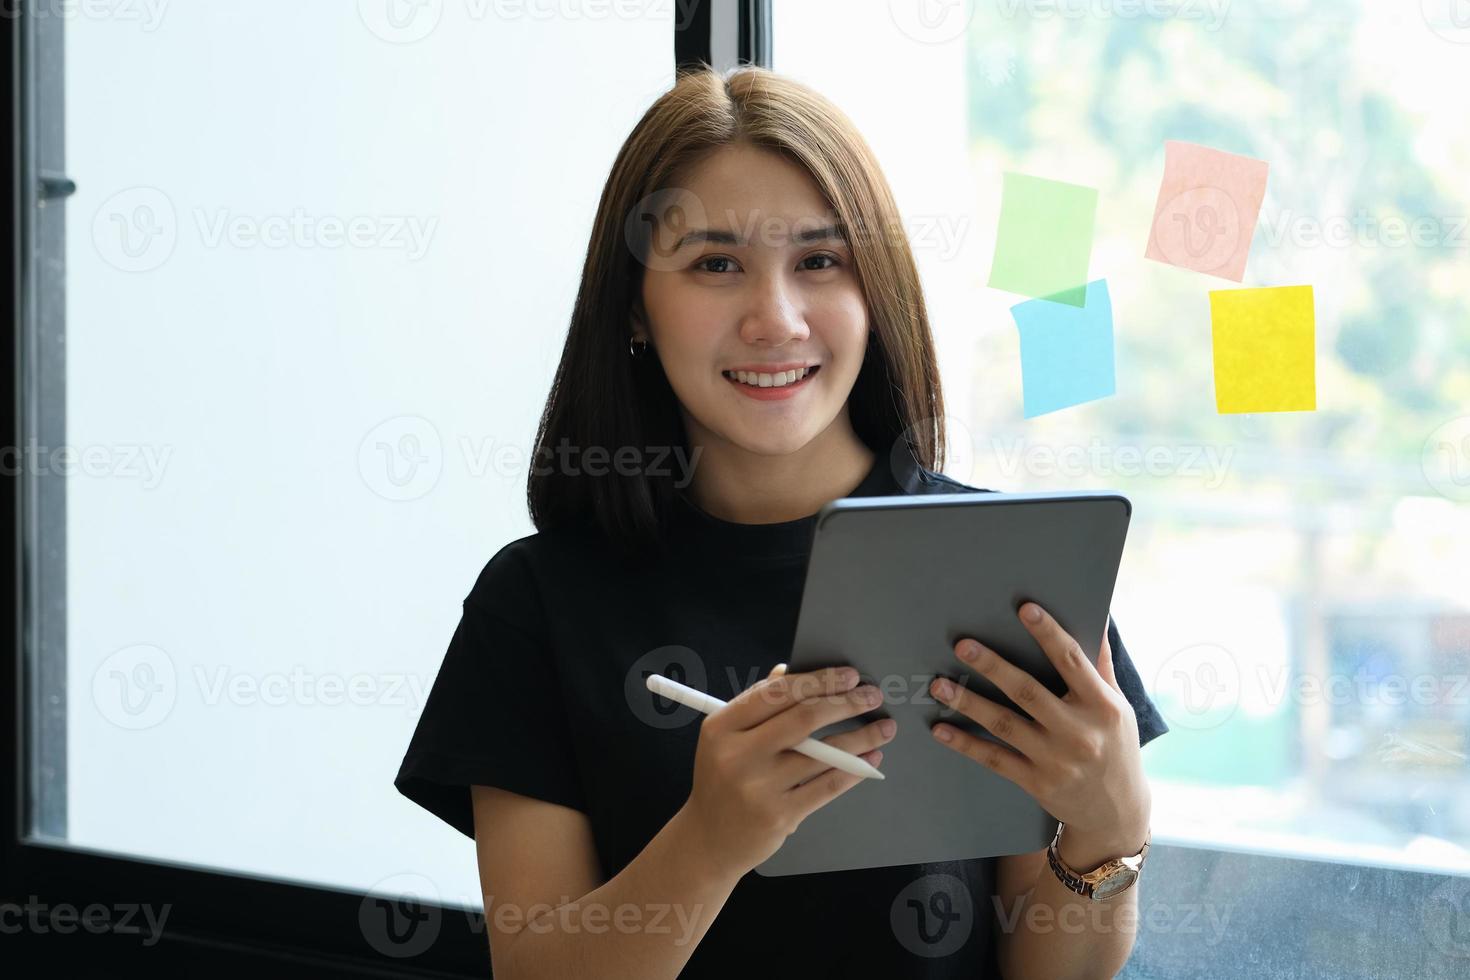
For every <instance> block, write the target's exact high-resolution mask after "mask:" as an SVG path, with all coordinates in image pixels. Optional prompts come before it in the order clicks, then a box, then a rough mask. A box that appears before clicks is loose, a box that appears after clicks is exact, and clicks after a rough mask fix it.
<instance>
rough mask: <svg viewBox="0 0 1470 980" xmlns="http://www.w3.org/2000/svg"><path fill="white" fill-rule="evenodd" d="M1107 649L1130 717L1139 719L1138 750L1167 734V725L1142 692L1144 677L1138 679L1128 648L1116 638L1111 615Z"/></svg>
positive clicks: (1116, 633)
mask: <svg viewBox="0 0 1470 980" xmlns="http://www.w3.org/2000/svg"><path fill="white" fill-rule="evenodd" d="M1108 646H1109V648H1110V649H1111V650H1112V651H1113V676H1114V677H1116V678H1117V679H1118V686H1119V687H1120V688H1122V689H1123V696H1124V697H1126V698H1127V699H1128V703H1129V704H1131V705H1133V714H1134V715H1135V716H1136V717H1137V718H1138V744H1139V746H1140V747H1142V746H1145V745H1147V744H1148V743H1149V742H1151V741H1153V740H1154V739H1156V738H1158V737H1159V736H1160V735H1162V734H1164V733H1165V732H1167V731H1168V730H1169V726H1168V725H1167V724H1165V723H1164V716H1163V715H1161V714H1159V709H1158V706H1157V705H1156V704H1154V702H1153V700H1152V699H1151V698H1150V697H1149V696H1148V692H1147V691H1145V690H1144V689H1143V678H1141V677H1139V676H1138V668H1137V667H1136V666H1134V664H1133V658H1132V657H1130V656H1129V655H1128V648H1127V647H1125V646H1123V637H1121V636H1119V635H1118V624H1117V623H1115V622H1113V618H1112V617H1111V616H1109V617H1108Z"/></svg>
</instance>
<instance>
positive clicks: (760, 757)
mask: <svg viewBox="0 0 1470 980" xmlns="http://www.w3.org/2000/svg"><path fill="white" fill-rule="evenodd" d="M785 666H786V665H785V664H778V665H777V666H776V668H775V669H773V670H772V671H771V673H770V674H769V675H768V676H767V677H766V678H765V679H764V680H761V681H758V682H756V683H755V684H753V685H751V686H750V687H748V688H746V689H745V690H744V691H741V692H740V693H739V694H738V695H736V696H735V697H734V698H732V699H731V700H730V701H729V703H727V704H726V705H725V706H724V707H723V708H720V709H719V710H718V711H715V712H713V713H712V714H709V715H707V716H706V717H705V719H704V721H703V722H701V724H700V730H699V744H698V746H697V747H696V748H695V753H694V780H693V783H694V785H693V788H692V789H691V790H690V793H689V799H688V801H686V802H685V804H684V806H683V808H682V809H681V810H680V812H679V814H678V817H677V819H679V820H680V821H681V822H682V823H683V824H685V825H686V826H687V827H689V828H691V829H692V835H693V839H694V840H695V842H696V845H697V846H698V847H700V849H701V850H702V851H703V852H704V853H705V854H706V855H707V856H708V860H709V862H710V864H711V865H713V866H714V867H717V868H719V869H720V870H721V871H723V872H726V873H729V874H731V875H734V876H736V877H739V876H741V875H743V874H745V873H746V872H748V871H750V870H751V869H753V868H754V867H756V866H757V865H759V864H761V863H762V862H764V861H765V860H766V859H767V858H769V857H770V856H771V855H772V854H774V853H776V851H777V850H778V849H779V848H780V847H781V845H782V844H783V843H785V841H786V838H787V837H789V836H790V835H791V834H792V833H793V832H795V830H796V828H797V827H798V826H800V824H801V822H802V821H803V820H804V819H806V817H807V816H808V815H809V814H811V813H812V812H814V811H815V810H818V809H820V808H821V807H824V806H826V805H827V804H828V803H830V802H832V801H833V800H834V799H836V798H837V797H839V796H841V795H842V794H843V793H846V792H847V791H848V790H850V789H852V787H854V786H856V785H857V784H858V783H860V782H863V777H862V776H854V775H851V774H850V773H846V772H843V771H842V770H841V769H834V768H833V767H831V766H829V765H828V764H827V763H825V762H822V761H820V760H818V759H813V758H812V757H811V756H808V755H804V754H802V753H800V752H797V751H795V750H794V748H793V747H794V746H796V745H799V744H800V743H801V742H803V741H804V740H806V739H807V738H810V737H811V735H812V733H813V732H815V731H817V730H819V729H822V728H826V727H827V726H828V725H831V724H833V723H834V722H838V721H841V720H843V719H845V718H851V717H853V716H855V715H861V714H866V713H867V712H870V711H872V710H874V709H875V708H877V707H878V706H879V705H881V703H882V697H881V692H879V691H878V689H877V688H876V687H874V686H873V685H871V684H865V685H863V686H862V687H857V686H856V685H857V684H858V674H857V671H855V670H852V669H850V668H848V669H845V670H839V669H837V668H827V669H823V670H815V671H810V672H806V673H797V674H788V673H786V672H785ZM868 694H871V695H873V696H874V700H872V701H868V700H865V699H864V697H863V696H864V695H868ZM885 720H887V719H881V720H879V721H874V722H872V723H870V724H867V725H864V726H862V727H861V728H855V729H853V730H852V731H846V732H840V733H838V734H836V735H829V736H827V737H826V738H823V739H822V741H823V742H826V743H827V744H828V745H833V746H836V747H837V748H839V749H842V750H844V751H847V752H852V753H854V754H856V755H858V756H859V757H860V758H861V759H863V760H864V761H866V762H868V763H870V764H872V765H877V764H878V763H879V762H880V761H881V760H882V758H883V753H882V752H881V751H878V746H880V745H884V744H886V743H887V742H888V741H890V740H891V739H892V737H893V733H892V732H888V733H885V732H883V731H882V728H881V727H880V726H882V724H883V721H885Z"/></svg>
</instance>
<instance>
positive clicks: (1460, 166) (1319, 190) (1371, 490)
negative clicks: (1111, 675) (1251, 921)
mask: <svg viewBox="0 0 1470 980" xmlns="http://www.w3.org/2000/svg"><path fill="white" fill-rule="evenodd" d="M1421 8H1422V9H1421ZM1454 8H1455V5H1454V4H1435V3H1425V4H1422V5H1420V4H1409V5H1399V4H1381V3H1372V2H1368V0H1361V2H1349V3H1342V4H1333V5H1330V7H1329V6H1328V5H1322V4H1306V3H1280V2H1270V3H1268V2H1260V3H1256V2H1239V3H1234V4H1213V3H1176V4H1167V3H1147V4H1124V3H1117V4H1112V3H1086V2H1079V3H1070V2H1062V3H1050V2H1049V3H1029V2H1025V0H1016V2H999V3H989V2H985V3H978V2H977V3H970V2H965V3H951V4H944V3H927V2H914V3H908V2H896V3H871V4H849V3H841V4H838V3H834V2H827V3H821V2H817V3H778V4H777V5H776V11H775V14H776V16H775V21H774V30H773V33H774V67H775V68H776V69H777V70H778V71H781V72H784V73H788V74H791V75H794V76H795V77H797V78H799V79H801V80H803V81H806V82H808V83H810V84H812V85H814V86H816V87H818V88H819V89H820V90H821V91H823V92H824V93H826V94H828V95H829V96H831V97H832V98H833V99H835V100H836V101H837V103H838V104H839V105H841V106H842V107H843V108H844V109H845V110H846V111H847V112H848V113H849V114H850V115H852V117H853V118H854V119H855V121H856V123H857V125H858V127H859V128H860V129H861V130H862V132H863V134H864V135H865V136H866V137H867V138H868V140H869V141H870V143H871V144H872V145H873V146H874V148H875V150H876V152H877V153H878V155H879V157H880V159H881V161H882V164H883V167H884V170H885V172H886V174H887V175H888V177H889V179H890V181H891V183H892V184H893V186H894V191H895V194H896V196H897V198H898V201H899V204H900V206H901V208H902V209H903V212H904V215H905V219H906V227H907V229H908V231H909V235H910V240H911V242H912V243H913V247H914V250H915V253H916V257H917V260H918V262H919V266H920V271H921V274H922V276H923V278H924V282H925V287H926V295H927V297H928V299H929V303H930V305H929V310H930V313H931V316H932V325H933V328H934V331H935V333H936V336H937V339H938V344H939V349H940V355H941V358H942V368H943V373H944V382H945V386H946V395H947V405H948V409H949V412H950V415H951V418H950V422H951V426H952V434H953V435H954V436H955V441H956V443H957V445H956V446H955V447H954V450H955V458H954V461H953V463H952V465H951V466H949V467H947V470H948V471H949V472H950V473H951V474H952V475H955V476H956V477H958V478H960V479H963V480H967V481H968V482H971V483H974V484H977V485H980V486H985V487H990V488H993V489H1000V490H1015V491H1025V490H1062V489H1102V488H1116V489H1120V490H1122V491H1124V492H1125V493H1126V494H1128V495H1129V496H1130V497H1131V498H1132V500H1133V501H1134V505H1135V509H1134V518H1133V522H1132V527H1131V529H1130V535H1129V544H1128V548H1127V552H1126V554H1125V557H1124V562H1123V568H1122V574H1121V577H1120V580H1119V584H1118V589H1117V593H1116V597H1115V602H1114V606H1113V609H1114V612H1115V614H1116V616H1117V620H1118V623H1119V625H1120V628H1121V630H1122V633H1123V636H1124V638H1125V640H1126V641H1127V644H1128V648H1129V651H1130V652H1131V654H1132V657H1133V659H1134V660H1135V662H1136V663H1137V665H1138V667H1139V669H1140V672H1141V674H1142V675H1143V677H1144V680H1145V683H1146V684H1147V686H1148V687H1149V689H1150V691H1151V693H1152V695H1153V697H1154V699H1155V701H1156V702H1158V704H1159V706H1160V708H1161V709H1162V711H1163V712H1164V714H1165V717H1166V720H1167V721H1168V722H1169V724H1170V726H1171V728H1172V731H1171V732H1170V733H1169V734H1168V735H1166V736H1164V737H1162V738H1161V739H1159V740H1158V742H1156V743H1153V744H1152V745H1150V746H1149V747H1148V748H1147V749H1146V750H1145V753H1144V755H1145V760H1146V764H1147V767H1148V770H1149V772H1150V775H1151V777H1152V782H1153V785H1154V787H1155V795H1154V833H1155V839H1156V840H1158V841H1160V842H1172V843H1178V844H1196V845H1200V846H1204V847H1210V848H1220V849H1226V850H1237V851H1248V852H1253V853H1259V854H1270V855H1281V856H1291V857H1310V858H1313V859H1319V860H1325V861H1334V862H1346V863H1356V864H1368V865H1375V866H1380V867H1384V868H1399V869H1423V870H1425V871H1433V872H1439V873H1446V872H1448V873H1455V874H1465V873H1467V872H1470V853H1467V846H1470V779H1467V767H1466V757H1467V752H1470V747H1467V744H1466V732H1467V727H1470V685H1467V683H1466V679H1467V677H1470V574H1467V573H1466V569H1467V568H1470V318H1467V316H1466V313H1465V311H1466V309H1467V308H1470V231H1467V216H1470V191H1467V187H1470V185H1467V184H1466V182H1465V179H1464V174H1465V172H1466V167H1467V165H1470V126H1467V124H1466V118H1465V109H1464V98H1463V94H1464V92H1465V91H1466V90H1467V88H1470V43H1467V42H1470V21H1467V20H1466V19H1465V18H1464V17H1460V18H1459V19H1458V20H1457V19H1456V16H1455V15H1456V10H1455V9H1454ZM836 20H840V21H841V23H842V28H841V31H840V34H839V35H838V36H839V37H840V40H841V43H840V44H833V43H832V39H833V33H832V23H833V22H834V21H836ZM855 52H858V53H860V56H859V55H857V54H855ZM879 68H880V69H881V70H876V69H879ZM1169 139H1172V140H1183V141H1188V142H1194V143H1202V144H1206V145H1209V146H1214V147H1218V148H1220V149H1224V150H1227V151H1231V152H1234V153H1238V154H1243V155H1246V156H1252V157H1257V158H1260V159H1264V160H1266V161H1267V162H1268V163H1269V165H1270V174H1269V180H1268V185H1267V192H1266V198H1265V203H1264V207H1263V209H1262V212H1261V216H1260V222H1259V225H1258V226H1257V228H1256V230H1255V235H1254V238H1253V241H1252V247H1251V251H1250V255H1249V264H1248V266H1247V271H1246V277H1245V280H1244V282H1241V283H1235V282H1231V281H1228V280H1225V279H1221V278H1216V277H1213V276H1208V275H1202V274H1199V273H1194V272H1189V271H1185V270H1182V269H1179V268H1175V267H1173V266H1169V265H1165V264H1162V263H1158V262H1154V261H1151V260H1148V259H1145V258H1144V251H1145V246H1146V244H1147V242H1148V237H1149V229H1150V223H1151V221H1152V218H1153V214H1154V204H1155V197H1156V195H1157V194H1158V191H1159V186H1160V179H1161V176H1162V173H1163V162H1164V158H1163V151H1164V141H1165V140H1169ZM1007 171H1015V172H1020V173H1024V174H1031V175H1036V176H1040V177H1046V178H1050V179H1054V180H1059V181H1067V182H1071V183H1075V184H1082V185H1086V186H1089V187H1095V188H1097V189H1098V193H1099V197H1098V209H1097V223H1096V229H1095V234H1094V238H1093V247H1092V253H1091V268H1090V275H1089V279H1106V281H1107V283H1108V287H1109V291H1110V293H1111V296H1112V302H1113V311H1114V330H1115V339H1116V372H1117V381H1116V394H1114V395H1113V396H1112V397H1108V398H1103V399H1101V400H1097V401H1092V402H1088V403H1086V404H1082V405H1078V406H1075V407H1072V408H1068V409H1063V410H1060V411H1056V412H1053V413H1050V414H1045V415H1039V416H1036V417H1034V418H1031V419H1025V418H1024V417H1023V409H1022V387H1021V368H1020V353H1019V334H1018V330H1017V327H1016V325H1015V323H1014V322H1013V320H1012V317H1011V313H1010V307H1011V306H1012V305H1014V304H1016V303H1019V302H1022V301H1023V300H1024V297H1021V296H1016V295H1014V294H1011V293H1007V292H1002V291H1000V290H998V289H991V288H988V287H987V281H988V276H989V270H990V266H991V259H992V256H993V252H994V247H995V242H996V229H997V223H998V218H999V209H1000V200H1001V185H1002V174H1003V173H1004V172H1007ZM1298 284H1310V285H1311V286H1312V287H1313V289H1314V293H1315V302H1316V318H1317V333H1316V345H1317V349H1316V378H1317V382H1316V383H1317V409H1316V410H1315V411H1310V412H1287V413H1256V414H1239V415H1231V414H1219V413H1218V412H1217V411H1216V406H1215V402H1214V394H1213V392H1214V382H1213V377H1212V354H1211V350H1212V348H1211V322H1210V305H1209V300H1208V293H1209V291H1211V290H1219V289H1232V288H1241V287H1254V286H1278V285H1298ZM1327 901H1328V903H1329V905H1328V907H1327V908H1324V910H1323V914H1324V915H1327V914H1330V913H1331V911H1332V909H1331V905H1330V903H1331V901H1332V900H1331V899H1330V898H1329V899H1328V900H1327Z"/></svg>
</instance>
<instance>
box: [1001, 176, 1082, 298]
mask: <svg viewBox="0 0 1470 980" xmlns="http://www.w3.org/2000/svg"><path fill="white" fill-rule="evenodd" d="M1096 215H1097V189H1096V188H1093V187H1082V186H1080V185H1078V184H1065V183H1062V182H1061V181H1058V180H1047V179H1045V178H1043V177H1029V176H1027V175H1026V174H1017V173H1007V174H1005V176H1004V179H1003V181H1002V186H1001V195H1000V226H999V228H998V229H997V230H996V236H995V255H994V257H993V258H992V259H991V265H990V282H989V285H991V286H992V287H994V288H996V289H1004V290H1006V291H1007V292H1011V293H1020V294H1021V295H1022V296H1033V297H1036V298H1043V297H1045V298H1050V299H1051V300H1052V301H1054V302H1058V303H1065V304H1067V305H1069V306H1077V307H1080V306H1082V305H1083V304H1084V302H1085V301H1086V284H1087V266H1088V262H1089V260H1090V259H1091V258H1092V225H1093V221H1094V219H1095V218H1096Z"/></svg>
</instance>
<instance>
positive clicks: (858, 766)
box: [647, 674, 884, 779]
mask: <svg viewBox="0 0 1470 980" xmlns="http://www.w3.org/2000/svg"><path fill="white" fill-rule="evenodd" d="M647 683H648V689H649V690H650V691H652V692H653V693H654V694H662V695H663V696H664V697H666V698H668V699H669V700H670V701H678V702H679V703H680V704H683V705H687V706H689V707H691V708H693V709H694V710H695V711H699V712H702V713H703V714H706V715H707V714H711V713H713V712H715V711H718V710H719V709H720V708H723V707H724V706H725V704H726V702H724V701H721V700H720V699H719V698H717V697H712V696H711V695H708V694H705V693H704V692H703V691H696V690H695V689H694V688H692V687H686V686H684V685H683V684H680V683H679V682H678V681H672V680H669V679H668V678H667V677H665V676H664V675H662V674H649V675H648V682H647ZM791 748H792V749H793V750H794V751H796V752H800V753H801V754H803V755H809V756H811V757H812V758H813V759H816V760H817V761H818V762H825V763H827V765H829V766H831V767H832V768H834V769H841V770H842V771H843V772H848V773H852V774H853V775H854V776H862V777H864V778H866V779H882V778H884V777H883V774H882V773H881V772H879V771H878V769H877V768H876V767H875V766H872V765H870V764H869V763H867V762H865V761H863V760H862V759H860V758H858V757H857V756H855V755H853V754H852V753H851V752H844V751H843V750H841V749H839V748H836V747H835V746H832V745H828V744H827V743H826V742H819V741H817V740H816V739H814V738H808V739H806V740H805V741H803V742H800V743H798V744H796V745H793V746H792V747H791Z"/></svg>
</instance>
